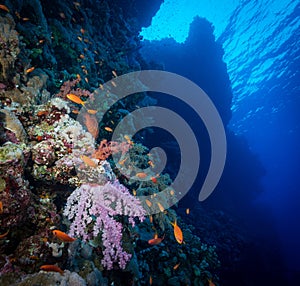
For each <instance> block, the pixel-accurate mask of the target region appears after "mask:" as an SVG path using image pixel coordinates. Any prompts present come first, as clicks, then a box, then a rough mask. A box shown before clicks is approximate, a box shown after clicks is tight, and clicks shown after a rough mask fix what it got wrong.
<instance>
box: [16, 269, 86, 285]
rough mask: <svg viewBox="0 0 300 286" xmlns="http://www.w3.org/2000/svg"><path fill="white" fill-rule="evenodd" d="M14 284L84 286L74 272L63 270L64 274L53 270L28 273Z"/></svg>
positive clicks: (81, 279) (80, 278)
mask: <svg viewBox="0 0 300 286" xmlns="http://www.w3.org/2000/svg"><path fill="white" fill-rule="evenodd" d="M15 285H16V286H32V285H45V286H46V285H47V286H86V285H87V284H86V283H85V281H84V279H83V278H82V277H80V276H79V275H78V274H77V273H76V272H70V271H68V270H65V271H64V275H61V274H60V273H55V272H49V273H45V272H39V273H36V274H32V275H28V276H27V277H26V278H25V279H24V280H23V281H22V282H20V283H17V284H15Z"/></svg>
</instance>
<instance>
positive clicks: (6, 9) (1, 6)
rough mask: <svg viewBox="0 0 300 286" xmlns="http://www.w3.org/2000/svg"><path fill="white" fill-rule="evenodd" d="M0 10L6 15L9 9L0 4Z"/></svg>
mask: <svg viewBox="0 0 300 286" xmlns="http://www.w3.org/2000/svg"><path fill="white" fill-rule="evenodd" d="M0 9H1V10H3V11H5V12H7V13H8V12H9V9H8V8H7V7H6V6H5V5H2V4H0Z"/></svg>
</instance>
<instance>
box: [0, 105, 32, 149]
mask: <svg viewBox="0 0 300 286" xmlns="http://www.w3.org/2000/svg"><path fill="white" fill-rule="evenodd" d="M0 112H2V113H4V114H5V119H4V121H3V126H4V128H5V129H7V130H9V131H10V132H12V133H13V134H14V135H15V138H16V139H17V141H18V142H20V143H26V142H27V134H26V132H25V129H24V127H23V125H22V123H21V122H20V120H19V119H18V118H17V116H16V115H15V114H14V113H13V112H11V111H9V110H7V109H0ZM16 143H17V142H16Z"/></svg>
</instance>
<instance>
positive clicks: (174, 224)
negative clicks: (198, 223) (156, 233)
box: [171, 220, 183, 244]
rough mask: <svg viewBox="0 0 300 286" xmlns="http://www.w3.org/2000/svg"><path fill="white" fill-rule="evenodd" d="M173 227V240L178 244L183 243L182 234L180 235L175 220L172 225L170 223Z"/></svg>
mask: <svg viewBox="0 0 300 286" xmlns="http://www.w3.org/2000/svg"><path fill="white" fill-rule="evenodd" d="M171 224H172V225H173V227H174V236H175V239H176V241H177V242H178V243H179V244H182V242H183V234H182V230H181V229H180V227H179V226H178V225H177V222H176V220H175V222H174V223H171Z"/></svg>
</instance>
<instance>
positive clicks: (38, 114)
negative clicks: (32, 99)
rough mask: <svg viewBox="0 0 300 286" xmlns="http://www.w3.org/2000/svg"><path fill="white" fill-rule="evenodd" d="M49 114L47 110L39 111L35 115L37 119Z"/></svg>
mask: <svg viewBox="0 0 300 286" xmlns="http://www.w3.org/2000/svg"><path fill="white" fill-rule="evenodd" d="M48 113H49V112H48V111H47V110H40V111H39V112H38V113H37V114H36V115H37V116H38V117H40V116H46V115H47V114H48Z"/></svg>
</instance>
